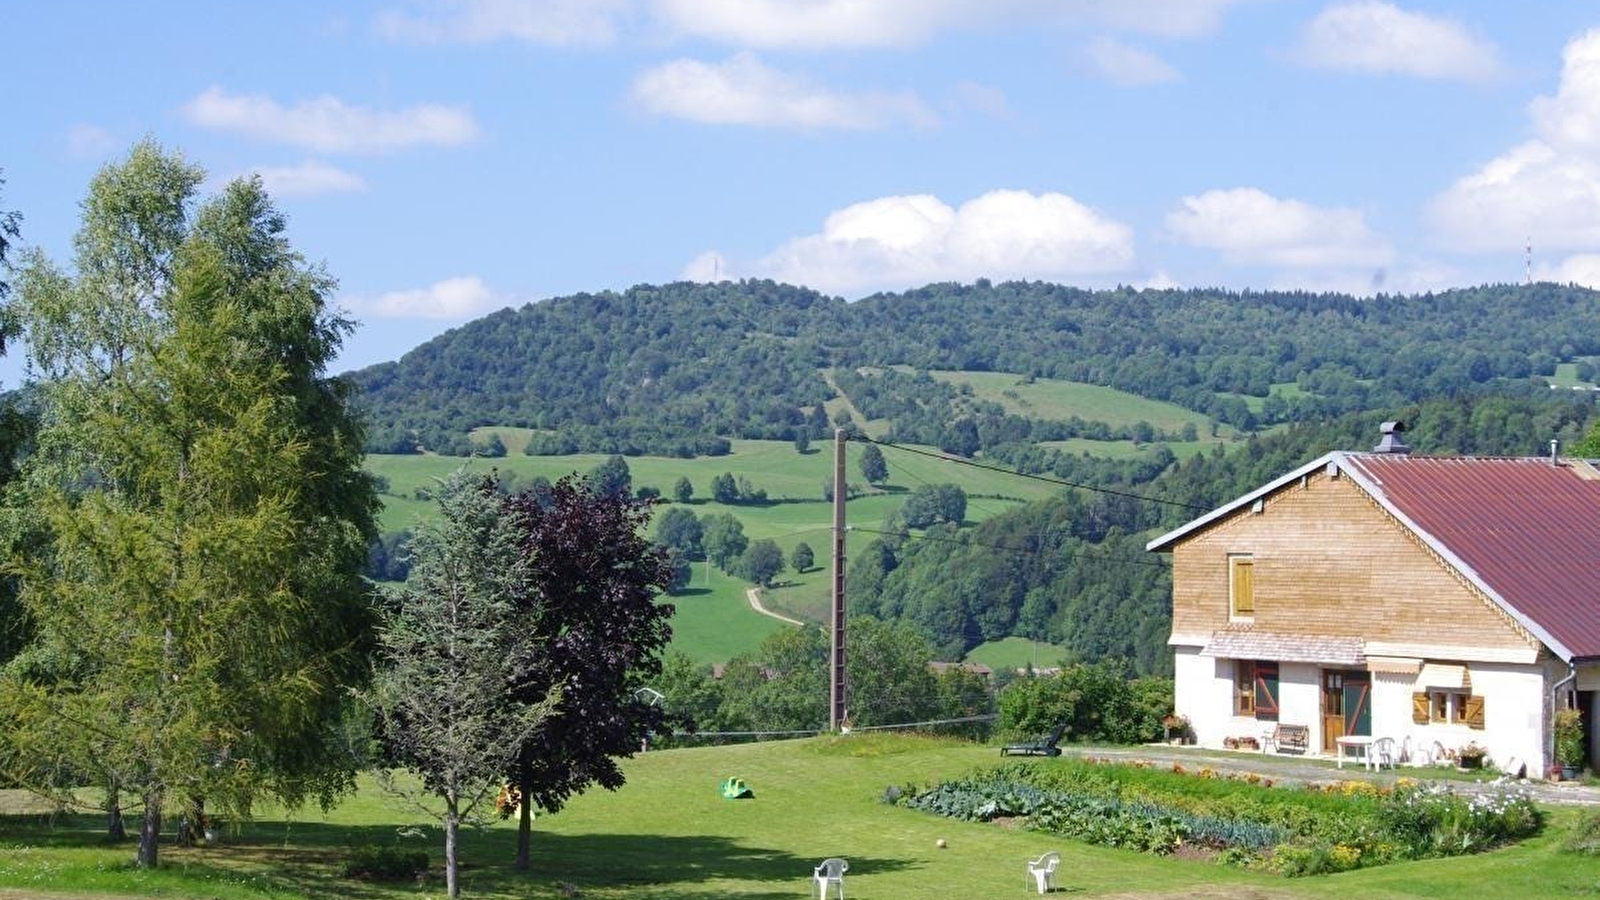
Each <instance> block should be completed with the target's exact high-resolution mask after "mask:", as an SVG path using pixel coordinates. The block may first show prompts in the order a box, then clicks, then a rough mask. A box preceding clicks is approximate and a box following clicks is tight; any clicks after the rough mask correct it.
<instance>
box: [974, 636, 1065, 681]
mask: <svg viewBox="0 0 1600 900" xmlns="http://www.w3.org/2000/svg"><path fill="white" fill-rule="evenodd" d="M1065 658H1066V648H1064V647H1061V646H1059V645H1057V644H1048V643H1045V642H1043V641H1030V640H1028V639H1027V638H1025V637H1008V638H1001V639H1000V640H998V641H986V642H985V643H982V644H979V645H978V646H976V647H973V648H972V649H971V650H969V651H968V652H967V659H966V661H967V662H975V663H982V664H983V665H986V666H988V667H989V668H991V669H993V670H994V671H996V672H1000V671H1004V670H1007V669H1026V668H1028V667H1029V666H1032V667H1034V668H1036V669H1038V668H1046V667H1050V666H1059V665H1061V664H1062V662H1063V661H1064V660H1065Z"/></svg>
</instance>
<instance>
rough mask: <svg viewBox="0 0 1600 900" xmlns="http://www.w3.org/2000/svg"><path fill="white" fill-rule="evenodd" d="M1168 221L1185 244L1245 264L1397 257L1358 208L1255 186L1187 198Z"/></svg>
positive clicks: (1379, 261) (1331, 263)
mask: <svg viewBox="0 0 1600 900" xmlns="http://www.w3.org/2000/svg"><path fill="white" fill-rule="evenodd" d="M1166 224H1167V229H1168V230H1169V231H1171V232H1172V233H1173V235H1174V236H1176V237H1177V238H1178V239H1179V240H1181V241H1183V242H1184V243H1187V244H1192V245H1194V246H1196V247H1207V248H1210V249H1212V250H1220V251H1222V254H1223V257H1224V258H1225V259H1227V260H1228V261H1229V262H1232V263H1236V264H1240V265H1269V266H1287V267H1290V268H1315V267H1372V266H1383V265H1386V264H1388V262H1389V261H1390V260H1391V259H1392V258H1393V256H1394V251H1393V249H1392V248H1391V247H1390V246H1389V243H1388V242H1387V241H1385V240H1383V239H1382V238H1380V237H1379V236H1377V235H1376V234H1373V232H1372V230H1371V229H1369V228H1368V227H1367V223H1366V220H1365V219H1364V218H1363V216H1362V215H1361V213H1360V212H1359V211H1358V210H1354V209H1338V208H1324V207H1317V206H1312V205H1311V204H1309V203H1303V202H1301V201H1299V200H1280V199H1279V198H1277V197H1274V196H1272V195H1271V194H1268V193H1266V192H1264V191H1260V190H1257V189H1255V188H1234V189H1232V190H1215V191H1207V192H1205V193H1204V194H1200V195H1197V196H1193V197H1185V198H1183V201H1182V204H1181V205H1180V206H1179V207H1178V208H1177V209H1175V210H1173V211H1171V212H1169V213H1167V218H1166Z"/></svg>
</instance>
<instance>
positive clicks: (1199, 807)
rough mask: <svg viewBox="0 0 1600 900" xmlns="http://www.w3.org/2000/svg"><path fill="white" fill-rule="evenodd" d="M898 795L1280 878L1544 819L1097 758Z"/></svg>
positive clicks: (1486, 801) (1437, 791)
mask: <svg viewBox="0 0 1600 900" xmlns="http://www.w3.org/2000/svg"><path fill="white" fill-rule="evenodd" d="M894 796H895V798H896V799H895V802H897V803H900V804H902V805H905V806H908V807H911V808H913V809H922V810H926V811H928V812H932V813H936V814H938V815H943V816H949V817H951V818H957V819H966V820H971V821H991V820H994V819H999V818H1007V819H1012V818H1020V819H1022V820H1023V824H1024V826H1025V827H1027V828H1031V829H1035V830H1039V831H1047V832H1050V833H1052V834H1060V835H1064V836H1067V837H1071V838H1075V839H1077V840H1082V841H1086V842H1088V843H1095V844H1106V845H1110V846H1119V847H1129V848H1132V849H1135V850H1139V851H1142V852H1146V853H1158V854H1161V853H1171V852H1174V851H1176V850H1178V849H1180V848H1184V847H1198V848H1204V849H1206V850H1209V851H1214V852H1216V853H1218V855H1219V858H1221V859H1222V860H1223V861H1225V862H1230V863H1234V864H1238V865H1244V866H1249V867H1252V868H1262V869H1267V870H1270V871H1276V872H1280V873H1282V874H1285V875H1312V874H1319V873H1325V872H1338V871H1343V870H1346V869H1354V868H1359V867H1363V866H1372V865H1381V864H1383V863H1387V862H1393V861H1397V860H1404V859H1420V858H1424V857H1431V856H1450V855H1456V854H1461V853H1470V852H1474V851H1478V850H1484V849H1488V848H1490V847H1494V846H1497V845H1499V844H1503V843H1505V842H1508V841H1512V840H1516V839H1519V838H1522V837H1526V836H1528V835H1531V834H1534V833H1535V832H1537V831H1538V829H1539V827H1540V824H1541V818H1540V814H1539V812H1538V810H1537V809H1536V808H1535V807H1534V805H1533V802H1532V800H1531V799H1530V798H1529V797H1528V795H1527V794H1526V793H1524V792H1520V791H1503V792H1499V793H1495V794H1487V795H1481V796H1473V797H1468V796H1463V795H1459V794H1456V793H1454V792H1452V791H1451V790H1450V789H1449V788H1447V787H1445V786H1443V785H1419V784H1417V783H1415V782H1409V781H1405V780H1402V782H1401V783H1399V784H1397V785H1396V786H1395V787H1393V788H1383V787H1378V786H1376V785H1373V784H1371V783H1369V782H1337V783H1334V784H1331V785H1322V786H1316V787H1311V788H1284V787H1273V786H1272V782H1271V781H1270V780H1268V779H1264V778H1261V777H1260V776H1252V775H1229V776H1219V775H1218V774H1217V773H1216V772H1213V771H1212V770H1210V769H1199V770H1196V771H1193V772H1190V771H1188V770H1185V769H1184V768H1183V767H1182V766H1173V767H1172V768H1170V769H1160V768H1157V767H1154V766H1151V765H1150V764H1148V763H1146V764H1137V763H1136V764H1120V763H1118V764H1110V763H1101V762H1096V761H1093V760H1089V761H1081V762H1080V761H1062V762H1060V763H1058V764H1054V765H1049V766H1037V765H1017V764H1011V765H1005V766H1000V767H997V768H992V769H986V770H982V771H979V772H976V773H974V774H972V775H969V776H967V777H965V778H962V779H958V780H955V781H947V782H943V783H941V784H937V785H933V786H931V787H929V788H927V789H924V790H916V789H911V790H901V791H898V792H895V794H894Z"/></svg>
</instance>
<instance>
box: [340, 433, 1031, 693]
mask: <svg viewBox="0 0 1600 900" xmlns="http://www.w3.org/2000/svg"><path fill="white" fill-rule="evenodd" d="M496 430H499V431H501V432H502V440H505V441H506V443H507V445H508V447H509V445H510V444H511V441H512V439H514V438H516V437H518V432H517V430H515V429H496ZM846 449H847V451H848V453H847V457H848V460H849V462H848V463H847V466H848V468H847V473H848V474H847V476H846V478H847V480H849V481H851V482H852V483H855V482H861V474H860V468H859V465H858V463H857V459H858V456H859V454H860V452H861V445H859V444H851V445H849V446H848V447H847V448H846ZM604 459H605V457H604V456H603V455H599V454H577V455H572V456H521V455H515V456H507V457H504V458H501V459H477V460H461V459H457V458H454V457H446V456H434V455H410V456H390V455H379V454H375V455H372V456H369V457H367V469H368V470H369V471H371V472H373V473H375V474H377V475H381V476H383V477H384V478H386V479H388V481H389V492H388V493H386V494H385V495H384V496H383V498H382V499H383V502H384V510H383V514H382V517H381V521H382V526H383V528H384V529H385V530H399V529H401V528H405V527H407V526H408V525H409V524H411V523H413V522H415V521H416V520H417V518H418V517H419V516H427V515H431V514H432V512H433V507H432V504H431V503H430V502H428V501H425V500H420V499H417V496H416V495H417V492H418V491H419V490H421V491H426V490H428V489H430V488H431V487H432V486H433V485H434V484H435V479H438V478H441V477H443V476H444V475H446V474H448V473H450V472H452V471H454V470H456V469H458V468H460V467H462V466H463V465H465V466H466V467H467V468H468V469H470V470H474V471H483V472H487V471H489V470H491V469H499V470H500V471H502V472H512V473H515V474H516V475H517V476H518V477H521V478H532V477H534V476H539V475H542V476H544V477H546V478H550V479H552V480H554V479H556V478H560V477H562V476H564V475H568V474H571V473H573V472H588V471H589V470H591V469H593V468H594V467H595V466H597V465H599V464H600V463H601V462H602V461H603V460H604ZM884 459H885V461H886V462H887V463H888V464H889V478H890V480H889V483H888V484H887V485H886V486H885V488H884V489H883V490H882V491H876V492H873V493H869V494H866V495H863V496H860V497H856V498H855V499H853V500H851V501H850V502H849V504H848V511H847V519H848V521H849V523H850V524H851V525H852V526H854V527H855V528H857V529H860V530H855V531H852V532H851V533H850V534H849V536H848V539H847V541H846V554H847V558H848V557H849V556H850V555H854V554H857V553H859V552H861V549H862V548H863V547H865V546H866V545H867V544H868V543H870V542H871V541H873V540H874V539H876V538H877V537H878V535H876V534H874V533H872V530H873V529H879V528H881V527H882V526H883V524H884V522H885V520H886V519H887V518H888V517H889V516H890V515H891V514H893V513H894V512H895V511H896V510H897V509H899V508H900V505H901V504H902V503H903V502H904V499H905V496H906V494H907V493H908V492H909V491H910V490H913V489H915V488H916V487H917V486H918V485H921V484H934V483H941V482H955V483H958V484H960V485H961V486H962V487H963V489H964V490H966V491H967V492H968V494H969V496H970V499H969V501H968V503H967V520H968V521H969V522H980V521H983V520H984V519H987V518H989V517H990V516H993V515H996V514H997V513H1000V512H1002V511H1004V510H1006V509H1009V508H1012V507H1014V506H1016V505H1017V504H1018V503H1021V502H1023V501H1025V500H1036V499H1040V498H1043V497H1046V496H1048V495H1050V494H1051V493H1052V492H1053V490H1054V488H1053V486H1052V485H1050V484H1048V483H1046V482H1042V481H1038V480H1034V479H1027V478H1018V477H1016V476H1013V475H1008V474H1006V473H1003V472H992V471H986V470H983V469H976V468H972V467H970V466H958V465H954V464H952V463H950V462H947V461H944V460H940V459H934V458H930V457H926V456H921V455H917V454H914V453H910V452H906V451H904V450H897V449H895V448H892V447H890V448H885V449H884ZM627 462H628V469H629V471H630V472H631V473H632V475H633V483H634V486H635V487H636V488H637V487H639V486H642V485H651V486H654V487H657V488H660V489H661V490H662V491H664V492H670V491H671V489H672V486H673V484H674V483H675V482H676V481H677V480H678V478H680V477H687V478H688V479H689V480H690V482H691V483H693V484H694V486H695V494H696V497H697V498H699V499H696V500H695V501H694V502H693V503H692V504H691V508H692V509H693V510H694V511H695V513H696V514H697V515H705V514H707V513H714V514H721V513H724V512H729V513H732V514H733V515H735V516H737V517H738V518H739V520H740V521H741V522H742V523H743V524H744V528H745V534H746V535H747V536H748V537H749V538H750V539H751V540H757V539H760V538H771V539H773V540H774V541H776V542H777V543H778V546H780V547H782V548H783V552H784V558H785V560H787V559H788V558H789V556H790V554H791V553H792V552H793V550H794V547H795V545H796V544H798V543H800V542H802V541H804V542H806V543H807V544H809V545H810V546H811V549H812V551H813V553H814V554H815V557H816V565H815V567H813V568H812V569H810V570H808V571H806V572H795V571H794V570H793V569H789V570H788V571H786V572H784V573H783V574H781V575H779V577H778V579H777V584H776V585H775V586H774V587H773V588H772V589H769V590H767V591H765V592H764V602H765V603H766V605H767V606H768V607H770V608H771V609H773V610H774V611H777V612H781V613H783V614H785V615H788V616H791V617H794V618H799V619H807V620H811V621H815V622H823V621H826V620H827V617H828V615H829V609H830V591H831V579H830V575H829V572H830V570H829V566H830V560H831V554H832V543H831V541H832V529H833V508H832V505H831V504H830V503H827V502H825V501H824V500H823V499H822V483H823V480H824V478H826V477H827V476H828V475H829V474H831V472H832V468H833V451H832V445H831V444H829V445H825V446H824V447H822V448H821V449H820V450H819V449H817V448H813V449H812V450H811V452H809V453H805V454H800V453H796V452H795V449H794V446H793V444H790V443H786V442H781V441H735V442H734V444H733V452H732V453H731V454H729V455H728V456H719V457H701V458H697V459H677V458H672V457H650V456H640V457H631V458H629V459H628V461H627ZM724 472H731V473H733V475H734V477H736V478H738V477H741V476H742V477H746V478H749V479H750V482H751V484H752V485H753V486H754V487H756V488H759V489H762V490H765V491H767V493H768V496H769V498H770V501H771V502H768V503H766V504H761V505H752V506H743V505H741V506H724V505H723V504H720V503H716V502H714V501H712V500H710V499H709V495H710V492H711V479H712V478H713V477H715V476H717V475H721V474H722V473H724ZM863 486H865V485H864V483H863ZM748 588H749V585H748V584H746V583H744V582H742V581H740V580H738V579H735V578H731V577H729V576H728V575H725V574H724V573H722V572H720V571H717V570H715V569H713V570H711V572H710V577H709V580H707V572H706V567H705V565H704V564H703V563H702V564H700V565H697V566H696V567H695V570H694V580H693V582H692V584H691V592H690V593H688V594H686V595H685V596H682V597H678V598H675V600H674V602H675V603H676V604H677V607H678V615H677V616H676V617H675V618H674V621H673V626H672V627H673V635H674V636H673V649H676V650H680V651H682V652H684V653H687V654H688V655H689V656H690V657H692V658H694V659H695V660H696V661H698V662H703V663H711V662H723V661H725V660H727V659H728V658H730V657H731V656H733V655H734V654H735V653H738V652H741V651H744V650H749V649H753V648H754V647H755V646H756V645H757V644H759V643H760V642H761V640H762V639H763V638H765V637H766V636H767V635H768V634H770V633H772V631H773V630H775V629H777V628H784V627H790V626H786V625H784V624H783V623H781V622H779V621H778V620H776V619H772V618H769V617H766V616H762V615H760V614H758V613H756V612H754V611H752V610H751V609H750V605H749V601H748V600H747V598H746V596H745V591H746V590H747V589H748Z"/></svg>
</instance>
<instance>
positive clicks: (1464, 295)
mask: <svg viewBox="0 0 1600 900" xmlns="http://www.w3.org/2000/svg"><path fill="white" fill-rule="evenodd" d="M1596 354H1600V294H1597V293H1596V292H1594V291H1590V290H1587V289H1583V288H1578V287H1563V286H1559V285H1554V284H1544V283H1541V284H1533V285H1500V286H1490V287H1481V288H1471V289H1464V290H1455V291H1449V292H1445V293H1440V294H1426V295H1420V296H1379V297H1376V298H1372V299H1366V300H1358V299H1355V298H1352V297H1348V296H1343V295H1336V294H1307V293H1300V292H1290V293H1282V292H1267V293H1258V292H1244V293H1232V292H1227V291H1220V290H1186V291H1177V290H1142V291H1141V290H1133V289H1131V288H1119V289H1116V290H1109V291H1088V290H1081V289H1077V288H1069V287H1063V286H1060V285H1053V284H1045V283H1040V282H1008V283H1003V284H990V283H989V282H987V281H979V282H978V283H976V284H973V285H960V284H936V285H930V286H928V287H925V288H921V289H918V290H913V291H907V292H904V293H898V294H878V295H874V296H872V297H868V298H866V299H863V300H860V301H858V302H855V303H845V302H844V301H843V300H841V299H838V298H832V297H826V296H823V295H821V294H818V293H816V292H814V291H810V290H806V289H803V288H797V287H791V286H787V285H781V284H776V283H774V282H770V281H740V282H722V283H719V284H691V283H675V284H667V285H661V286H648V285H642V286H638V287H635V288H631V289H629V290H627V291H624V292H622V293H610V292H606V293H599V294H578V295H574V296H570V297H561V298H555V299H551V300H546V301H543V302H540V303H532V304H528V305H526V306H523V307H522V308H520V309H515V310H513V309H505V310H501V311H500V312H497V313H494V314H492V315H490V316H487V317H485V318H482V319H479V320H476V321H474V322H471V323H469V324H467V325H464V326H462V327H460V328H457V329H455V330H453V331H451V332H449V333H447V334H444V335H442V336H440V337H438V338H435V339H434V340H432V341H429V342H427V343H425V344H423V345H421V346H419V347H417V348H416V349H414V350H412V351H411V352H409V353H407V354H406V355H405V356H403V357H402V358H401V359H400V360H398V361H396V362H392V363H383V364H381V365H377V366H372V367H369V368H366V369H362V370H360V371H357V372H355V373H353V377H354V379H355V381H356V383H357V384H358V385H359V387H360V391H361V397H362V403H363V405H364V406H365V408H366V410H367V411H368V413H369V421H370V422H371V427H370V429H369V434H368V440H369V449H371V450H373V451H377V452H389V453H394V452H415V451H416V450H417V449H419V447H420V448H426V449H429V450H434V451H436V452H443V453H450V454H460V455H464V454H466V453H469V452H472V449H473V448H472V446H471V444H470V443H469V441H468V438H467V432H468V431H469V430H470V429H472V428H474V427H478V426H482V425H507V426H523V427H528V428H535V429H541V430H544V431H545V433H544V434H542V435H540V436H538V437H537V439H536V440H535V441H534V442H533V443H532V444H530V447H529V452H536V453H569V452H578V451H587V452H601V453H623V454H632V453H653V454H666V455H679V456H690V455H707V454H716V453H720V452H726V451H727V444H726V439H727V438H767V439H777V440H791V439H794V438H795V437H796V436H797V435H798V434H801V433H805V434H806V435H807V436H808V437H809V438H811V439H815V438H817V437H820V436H822V435H823V434H825V433H826V432H827V431H828V430H829V429H830V428H831V424H830V422H829V418H828V416H826V415H824V414H822V412H821V404H822V403H823V402H824V401H826V400H828V399H829V398H831V397H834V396H836V395H837V393H838V392H839V391H840V390H843V391H844V392H845V393H846V394H848V395H849V396H850V397H851V399H852V401H854V402H855V403H856V404H857V408H858V409H859V410H860V411H861V412H862V413H863V414H864V415H867V416H870V417H873V418H886V419H888V420H889V421H890V423H891V426H892V429H893V436H894V437H895V438H896V439H899V440H905V441H915V442H918V443H924V444H930V445H935V446H939V447H941V448H944V449H947V450H949V451H951V452H958V453H963V454H970V453H972V452H977V451H978V450H986V451H993V450H996V449H998V448H1000V447H1002V446H1005V445H1018V444H1022V445H1026V444H1029V443H1032V442H1035V441H1040V440H1060V439H1063V438H1067V437H1076V436H1089V437H1096V438H1106V437H1128V436H1129V435H1127V434H1126V433H1123V432H1119V431H1116V430H1114V429H1110V428H1108V427H1106V426H1105V425H1104V423H1093V422H1049V421H1043V420H1037V419H1029V418H1026V417H1021V416H1018V415H1016V414H1014V413H1013V414H1007V413H1006V412H1005V411H1004V410H1003V409H1001V408H1000V407H999V406H998V405H997V404H994V403H992V402H984V401H980V400H975V399H973V398H972V397H969V396H964V395H963V394H962V393H961V392H960V391H959V390H957V389H955V388H953V387H952V386H950V385H948V384H943V383H940V382H937V381H934V380H931V379H927V378H926V377H922V378H918V377H917V374H916V373H919V372H925V371H927V370H967V371H995V372H1014V373H1018V374H1019V375H1023V376H1031V377H1037V378H1057V379H1064V380H1070V381H1079V382H1085V383H1089V384H1099V385H1108V386H1111V387H1115V388H1118V389H1121V390H1124V391H1128V392H1130V393H1134V394H1139V395H1141V396H1144V397H1150V398H1154V399H1158V400H1166V401H1170V402H1172V403H1176V404H1178V405H1180V406H1183V407H1186V408H1188V409H1191V410H1194V411H1196V412H1199V413H1202V414H1204V415H1206V416H1209V417H1210V418H1211V419H1213V420H1215V421H1217V422H1220V423H1224V424H1226V425H1229V426H1232V427H1235V428H1238V429H1240V430H1245V431H1250V430H1254V429H1257V428H1259V427H1262V426H1267V425H1272V424H1277V423H1283V422H1298V421H1311V420H1321V419H1327V418H1331V417H1333V416H1337V415H1340V414H1343V413H1347V412H1354V411H1360V410H1368V409H1378V408H1392V407H1396V406H1399V405H1403V404H1407V403H1418V402H1421V401H1423V400H1426V399H1429V398H1433V397H1440V396H1459V395H1462V394H1466V393H1477V394H1483V393H1506V392H1511V393H1516V392H1519V391H1520V392H1526V390H1527V388H1528V386H1529V385H1530V384H1532V383H1534V382H1533V379H1537V378H1539V377H1541V376H1549V375H1551V374H1553V373H1554V370H1555V366H1556V364H1557V363H1559V362H1567V361H1571V362H1578V363H1579V364H1580V367H1581V368H1582V369H1584V370H1585V371H1584V372H1581V373H1580V374H1591V373H1592V364H1591V362H1590V361H1589V360H1587V359H1586V357H1589V356H1592V355H1596ZM892 366H899V367H905V368H906V369H909V370H910V373H909V374H907V373H905V372H900V371H897V370H894V369H890V368H889V367H892ZM830 377H831V378H832V379H833V381H832V383H830ZM1274 384H1280V385H1281V384H1293V385H1295V387H1296V390H1295V391H1294V392H1293V393H1292V396H1289V395H1284V394H1282V393H1281V392H1280V393H1274V392H1272V390H1271V386H1272V385H1274ZM1246 398H1261V399H1262V402H1261V403H1258V404H1251V403H1250V402H1248V401H1247V399H1246ZM1252 406H1254V407H1255V408H1254V409H1253V408H1252ZM1152 436H1153V437H1157V438H1160V437H1164V436H1163V435H1152Z"/></svg>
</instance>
